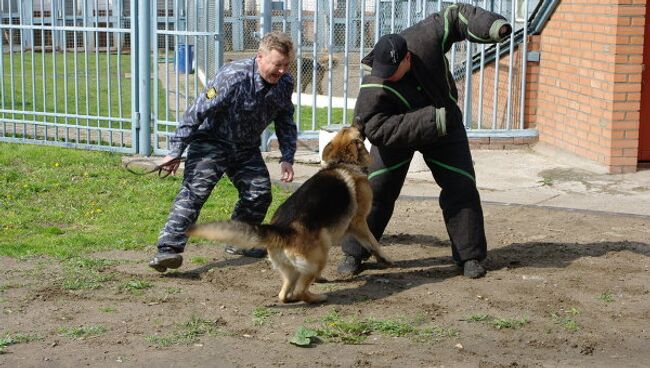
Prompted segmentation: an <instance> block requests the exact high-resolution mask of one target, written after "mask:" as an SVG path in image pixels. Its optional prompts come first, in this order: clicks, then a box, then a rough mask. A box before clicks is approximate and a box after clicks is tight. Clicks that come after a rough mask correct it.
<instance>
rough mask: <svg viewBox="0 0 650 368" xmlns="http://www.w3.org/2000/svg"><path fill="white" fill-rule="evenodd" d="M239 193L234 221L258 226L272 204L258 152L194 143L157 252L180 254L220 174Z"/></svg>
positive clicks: (190, 147)
mask: <svg viewBox="0 0 650 368" xmlns="http://www.w3.org/2000/svg"><path fill="white" fill-rule="evenodd" d="M224 173H225V174H226V175H228V177H229V178H230V180H231V181H232V182H233V184H234V185H235V187H236V188H237V191H238V192H239V201H238V202H237V204H236V205H235V209H234V211H233V213H232V216H231V218H232V219H233V220H238V221H244V222H252V223H261V222H262V220H264V217H265V216H266V211H267V210H268V208H269V205H270V204H271V179H270V177H269V172H268V169H267V168H266V164H265V163H264V159H263V158H262V154H261V153H260V150H259V149H258V148H253V149H247V150H235V149H233V147H232V146H230V145H227V144H224V143H220V142H216V141H203V140H202V141H195V142H192V143H191V144H190V146H189V148H188V153H187V161H185V171H184V177H183V184H182V185H181V189H180V191H179V192H178V194H177V195H176V199H174V202H173V204H172V208H171V211H170V213H169V217H168V218H167V223H166V224H165V226H164V227H163V229H162V230H161V231H160V235H159V237H158V244H157V245H158V248H162V247H171V248H174V249H175V250H177V251H178V252H182V251H183V249H184V248H185V244H186V243H187V235H185V232H186V231H187V229H188V228H189V227H190V226H191V225H193V224H194V223H195V222H196V219H197V218H198V217H199V213H200V212H201V208H202V207H203V204H204V203H205V201H206V200H207V199H208V197H209V196H210V193H212V189H213V188H214V186H215V185H216V184H217V182H219V179H221V177H222V176H223V174H224Z"/></svg>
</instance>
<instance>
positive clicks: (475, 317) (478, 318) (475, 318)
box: [467, 314, 492, 322]
mask: <svg viewBox="0 0 650 368" xmlns="http://www.w3.org/2000/svg"><path fill="white" fill-rule="evenodd" d="M491 318H492V317H490V315H489V314H472V315H471V316H469V318H468V319H467V320H468V321H471V322H484V321H487V320H489V319H491Z"/></svg>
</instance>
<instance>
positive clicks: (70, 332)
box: [57, 325, 106, 339]
mask: <svg viewBox="0 0 650 368" xmlns="http://www.w3.org/2000/svg"><path fill="white" fill-rule="evenodd" d="M104 332H106V327H104V326H102V325H95V326H80V327H61V328H59V329H58V330H57V333H58V334H59V335H61V336H66V337H70V338H74V339H85V338H87V337H91V336H98V335H101V334H103V333H104Z"/></svg>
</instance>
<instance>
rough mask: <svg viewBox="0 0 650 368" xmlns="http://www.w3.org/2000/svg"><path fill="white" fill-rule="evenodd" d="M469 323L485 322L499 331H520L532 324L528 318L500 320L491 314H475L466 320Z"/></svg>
mask: <svg viewBox="0 0 650 368" xmlns="http://www.w3.org/2000/svg"><path fill="white" fill-rule="evenodd" d="M466 321H468V322H483V323H486V324H488V325H490V326H492V327H494V328H496V329H497V330H502V329H518V328H521V327H524V326H525V325H527V324H529V323H530V320H529V319H528V317H522V318H499V317H493V316H490V315H489V314H473V315H471V316H469V317H468V318H466Z"/></svg>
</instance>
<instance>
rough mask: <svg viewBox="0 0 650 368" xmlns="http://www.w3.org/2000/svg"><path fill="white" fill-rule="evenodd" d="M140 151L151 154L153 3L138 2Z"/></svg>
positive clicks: (140, 152)
mask: <svg viewBox="0 0 650 368" xmlns="http://www.w3.org/2000/svg"><path fill="white" fill-rule="evenodd" d="M137 28H138V32H137V37H138V73H139V75H138V110H137V114H138V116H139V118H140V121H139V124H138V125H139V127H140V132H139V134H138V138H139V141H140V144H139V147H138V148H139V150H138V153H139V154H142V155H146V156H149V155H150V154H151V126H150V124H151V88H150V87H151V79H150V78H151V67H150V63H151V52H150V49H151V34H152V29H151V3H150V2H149V1H139V2H138V27H137Z"/></svg>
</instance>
